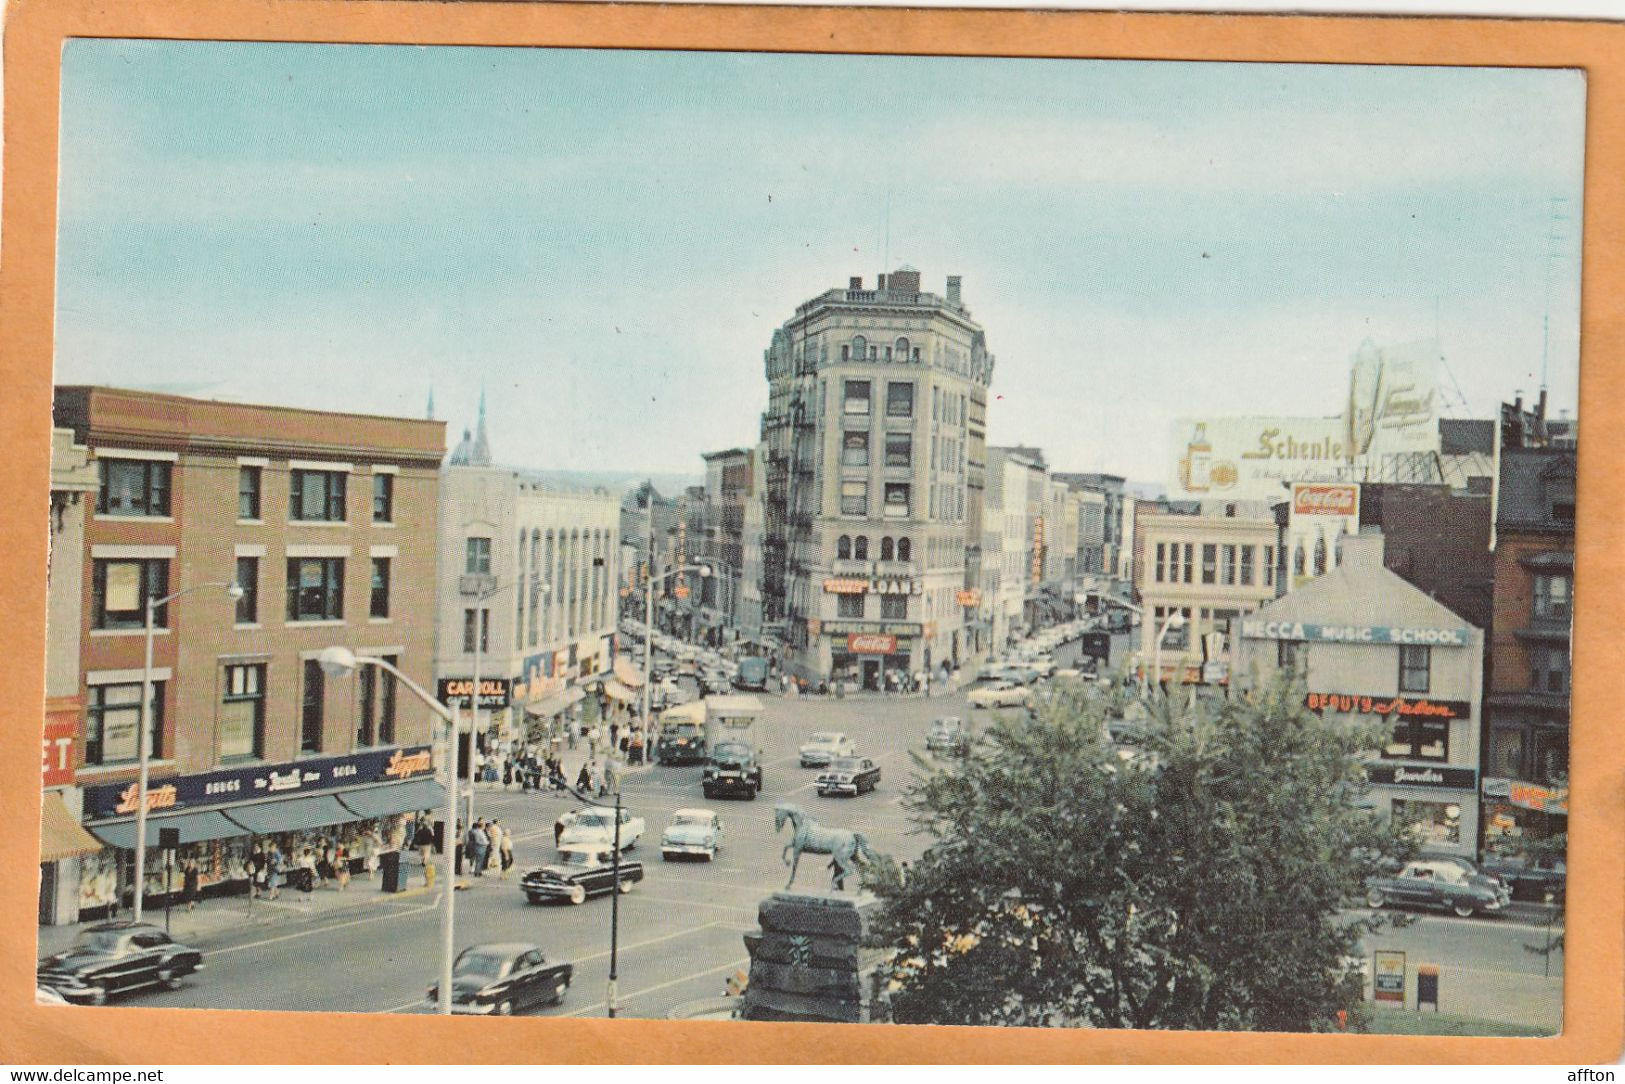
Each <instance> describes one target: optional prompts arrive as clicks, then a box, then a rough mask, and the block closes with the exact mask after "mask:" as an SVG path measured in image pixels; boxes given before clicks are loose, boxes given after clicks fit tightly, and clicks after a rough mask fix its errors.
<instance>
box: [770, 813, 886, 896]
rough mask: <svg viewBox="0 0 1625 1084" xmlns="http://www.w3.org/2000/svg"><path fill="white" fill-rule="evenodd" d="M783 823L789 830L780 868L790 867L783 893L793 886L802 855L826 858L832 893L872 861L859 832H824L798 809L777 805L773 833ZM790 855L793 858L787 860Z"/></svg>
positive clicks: (838, 829)
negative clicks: (862, 866) (815, 855)
mask: <svg viewBox="0 0 1625 1084" xmlns="http://www.w3.org/2000/svg"><path fill="white" fill-rule="evenodd" d="M785 821H789V822H790V827H791V835H790V842H789V843H787V844H785V846H784V853H783V856H782V857H783V858H784V864H785V865H787V866H789V867H790V879H789V880H788V881H786V882H785V885H784V887H785V889H786V890H788V889H789V888H790V886H791V885H793V884H795V883H796V868H797V867H798V866H800V865H801V855H802V852H804V851H805V852H811V853H812V854H827V855H829V856H830V862H829V866H830V869H832V870H834V871H835V873H834V876H833V877H832V878H831V881H830V888H831V889H832V890H840V889H843V888H845V887H846V878H847V875H848V874H850V873H857V872H858V871H859V866H860V864H861V863H863V862H872V861H874V858H875V853H874V852H873V851H871V850H870V849H869V841H868V840H867V839H865V838H864V836H863V833H862V832H855V831H853V830H852V829H850V828H826V827H824V826H823V825H821V824H819V823H818V822H817V821H815V820H813V819H812V817H810V816H808V815H807V814H806V812H805V811H803V810H802V808H801V807H800V806H797V805H791V804H790V803H788V802H781V803H779V804H778V805H776V806H774V807H773V831H774V832H781V831H783V830H784V822H785ZM791 852H794V854H795V857H794V858H791Z"/></svg>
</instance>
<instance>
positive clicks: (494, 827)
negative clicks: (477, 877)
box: [485, 819, 503, 873]
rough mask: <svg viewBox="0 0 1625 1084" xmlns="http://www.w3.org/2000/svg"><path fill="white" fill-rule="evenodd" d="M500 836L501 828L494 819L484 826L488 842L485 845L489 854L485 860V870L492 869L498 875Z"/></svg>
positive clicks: (499, 866) (499, 871)
mask: <svg viewBox="0 0 1625 1084" xmlns="http://www.w3.org/2000/svg"><path fill="white" fill-rule="evenodd" d="M502 836H503V832H502V826H501V825H499V824H497V822H496V821H495V820H494V819H493V820H492V821H491V822H490V823H489V824H487V825H486V826H485V838H486V839H487V840H488V841H489V842H488V843H487V846H488V847H489V853H488V855H487V857H486V860H485V868H486V869H494V870H496V871H497V872H498V873H501V872H502V867H501V859H502Z"/></svg>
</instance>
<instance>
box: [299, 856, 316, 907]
mask: <svg viewBox="0 0 1625 1084" xmlns="http://www.w3.org/2000/svg"><path fill="white" fill-rule="evenodd" d="M297 868H298V871H299V897H300V901H301V902H303V903H309V902H310V901H311V897H312V896H313V895H314V894H315V892H316V855H315V854H314V853H313V852H312V851H311V849H310V848H309V847H306V848H304V849H303V850H301V851H300V852H299V862H298V867H297Z"/></svg>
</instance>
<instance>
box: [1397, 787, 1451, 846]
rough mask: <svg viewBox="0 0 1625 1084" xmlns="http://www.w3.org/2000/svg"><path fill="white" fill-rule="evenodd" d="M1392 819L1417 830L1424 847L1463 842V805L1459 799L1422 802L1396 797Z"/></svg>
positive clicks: (1418, 839) (1418, 837)
mask: <svg viewBox="0 0 1625 1084" xmlns="http://www.w3.org/2000/svg"><path fill="white" fill-rule="evenodd" d="M1392 808H1393V819H1394V823H1396V824H1403V825H1406V826H1407V827H1409V828H1410V830H1411V831H1412V832H1413V833H1415V835H1416V838H1417V841H1418V842H1419V843H1420V844H1421V845H1422V846H1424V847H1426V846H1428V845H1430V844H1443V843H1460V842H1461V805H1460V804H1459V803H1457V802H1419V801H1416V800H1415V799H1410V798H1395V799H1393V807H1392Z"/></svg>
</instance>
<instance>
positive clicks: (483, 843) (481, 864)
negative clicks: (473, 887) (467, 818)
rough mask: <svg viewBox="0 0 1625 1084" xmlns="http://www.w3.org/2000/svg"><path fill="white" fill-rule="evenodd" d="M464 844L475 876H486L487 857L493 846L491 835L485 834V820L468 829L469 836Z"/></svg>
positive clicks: (476, 822) (478, 821)
mask: <svg viewBox="0 0 1625 1084" xmlns="http://www.w3.org/2000/svg"><path fill="white" fill-rule="evenodd" d="M464 845H465V847H466V853H467V854H468V859H469V862H470V863H471V864H472V867H473V870H474V876H476V877H484V876H485V859H486V855H487V854H488V853H489V851H490V848H491V837H490V836H488V835H486V834H485V821H483V820H477V821H475V822H474V827H472V828H470V829H469V830H468V838H467V839H466V840H464Z"/></svg>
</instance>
